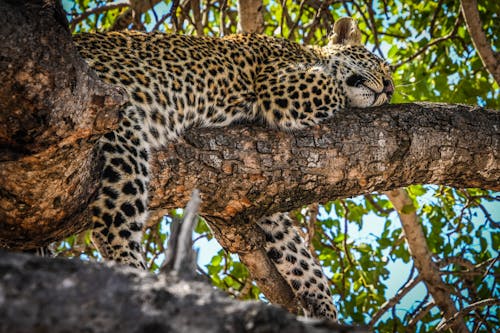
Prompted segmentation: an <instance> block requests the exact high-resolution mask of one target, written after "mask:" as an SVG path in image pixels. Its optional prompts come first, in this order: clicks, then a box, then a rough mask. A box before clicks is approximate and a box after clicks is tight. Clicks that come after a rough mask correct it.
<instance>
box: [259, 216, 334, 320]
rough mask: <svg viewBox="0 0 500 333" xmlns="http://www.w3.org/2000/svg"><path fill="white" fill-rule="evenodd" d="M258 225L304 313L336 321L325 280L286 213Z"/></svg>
mask: <svg viewBox="0 0 500 333" xmlns="http://www.w3.org/2000/svg"><path fill="white" fill-rule="evenodd" d="M258 224H259V226H260V227H261V228H262V229H263V230H264V233H265V235H266V252H267V255H268V257H269V258H270V259H271V261H272V262H273V263H274V265H275V266H276V268H277V269H278V271H279V273H280V274H281V275H282V276H283V278H284V279H285V280H286V281H287V283H288V284H289V285H290V287H291V288H292V290H293V292H294V293H295V295H296V296H297V298H298V299H299V300H300V302H301V304H302V307H303V308H304V312H305V314H306V316H308V317H314V318H327V319H330V320H333V321H336V320H337V309H336V307H335V305H333V303H332V300H331V294H330V289H329V282H328V279H327V278H326V276H325V274H324V273H323V272H322V269H321V266H320V265H319V263H318V262H317V261H316V259H315V258H314V257H313V256H312V255H311V253H310V252H309V250H308V248H307V246H306V244H305V242H304V240H303V239H302V237H301V236H300V235H299V233H298V232H297V230H296V229H295V227H294V226H293V224H292V221H291V219H290V217H289V216H288V214H285V213H276V214H273V215H271V216H268V217H265V218H263V219H261V220H260V221H259V222H258Z"/></svg>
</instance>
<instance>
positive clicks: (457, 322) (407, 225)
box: [385, 188, 469, 332]
mask: <svg viewBox="0 0 500 333" xmlns="http://www.w3.org/2000/svg"><path fill="white" fill-rule="evenodd" d="M385 194H386V195H387V197H388V198H389V200H390V201H391V203H392V205H393V206H394V208H395V209H396V210H397V211H398V215H399V218H400V220H401V225H402V226H403V230H404V233H405V238H406V242H407V244H408V248H409V251H410V254H411V256H412V257H413V262H414V264H415V267H416V268H417V270H418V272H419V276H420V277H421V278H422V280H423V281H424V283H425V285H426V287H427V289H428V290H429V293H430V294H431V295H432V298H433V299H434V303H435V304H436V305H437V306H438V307H439V309H440V310H441V312H442V313H443V317H444V318H443V321H449V320H451V319H452V318H454V322H453V324H451V325H450V326H451V327H452V328H453V332H469V329H468V328H467V326H465V323H464V321H463V318H462V317H460V316H457V314H458V313H459V312H458V310H457V308H456V307H455V303H454V302H453V300H452V299H451V294H450V291H449V288H448V286H447V285H446V284H445V283H444V282H443V280H441V275H440V274H439V267H438V265H437V264H436V263H435V262H434V261H433V260H432V252H431V251H430V250H429V247H428V246H427V240H426V238H425V235H424V230H423V229H422V226H421V225H420V223H419V218H418V215H417V213H416V208H415V206H414V205H413V202H412V200H411V198H410V197H409V195H408V193H407V192H406V190H405V189H403V188H400V189H396V190H393V191H389V192H386V193H385Z"/></svg>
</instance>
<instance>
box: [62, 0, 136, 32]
mask: <svg viewBox="0 0 500 333" xmlns="http://www.w3.org/2000/svg"><path fill="white" fill-rule="evenodd" d="M129 6H130V4H129V3H128V2H125V3H112V4H109V5H105V6H101V7H96V8H93V9H90V10H87V11H85V12H83V13H82V14H80V15H79V16H77V17H75V18H74V19H72V20H71V22H70V29H71V30H73V29H74V28H75V26H76V25H77V24H78V23H80V22H82V21H83V20H85V19H86V18H87V17H89V16H91V15H94V14H96V15H97V14H101V13H103V12H106V11H108V10H113V9H118V8H124V7H129Z"/></svg>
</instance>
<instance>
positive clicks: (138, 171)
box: [91, 105, 149, 269]
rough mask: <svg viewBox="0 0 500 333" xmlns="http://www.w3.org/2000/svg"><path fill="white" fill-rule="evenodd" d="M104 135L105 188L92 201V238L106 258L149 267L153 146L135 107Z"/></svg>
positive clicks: (139, 266) (128, 110)
mask: <svg viewBox="0 0 500 333" xmlns="http://www.w3.org/2000/svg"><path fill="white" fill-rule="evenodd" d="M122 116H123V118H122V120H121V122H120V126H119V128H118V129H117V130H115V131H113V132H110V133H107V134H105V135H104V136H103V137H102V138H101V142H100V148H101V156H102V158H103V168H104V169H103V174H102V181H101V187H100V189H99V193H98V196H97V198H96V200H95V201H94V202H93V203H92V205H91V209H92V221H93V231H92V241H93V243H94V245H95V246H96V247H97V248H98V250H99V251H100V253H101V255H102V256H103V257H104V258H106V259H111V260H114V261H117V262H122V263H125V264H128V265H130V266H133V267H137V268H143V269H145V268H146V265H145V262H144V258H143V251H142V249H141V245H140V244H141V239H142V235H143V228H144V225H145V223H146V219H147V204H148V202H147V201H148V192H147V186H148V179H149V178H148V173H149V167H148V158H149V148H148V144H147V141H146V140H147V139H146V136H145V135H143V133H142V129H141V127H142V126H141V124H140V122H139V119H138V117H139V116H138V114H137V112H136V109H135V107H134V106H130V105H129V106H127V107H126V108H125V109H124V112H123V115H122Z"/></svg>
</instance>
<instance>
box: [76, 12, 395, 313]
mask: <svg viewBox="0 0 500 333" xmlns="http://www.w3.org/2000/svg"><path fill="white" fill-rule="evenodd" d="M74 41H75V44H76V46H77V48H78V50H79V52H80V54H81V55H82V57H83V58H84V59H85V60H86V61H87V62H88V64H89V65H90V66H91V67H92V68H93V69H94V70H95V71H96V72H97V74H98V75H99V77H100V78H102V79H103V80H105V81H107V82H108V83H111V84H115V85H118V86H121V87H123V88H124V89H125V90H126V92H127V93H128V96H129V102H128V103H127V104H125V105H124V106H123V107H122V109H121V110H120V113H121V120H120V124H119V127H118V129H116V130H115V131H113V132H109V133H107V134H105V135H104V136H103V137H102V138H101V139H100V143H99V145H100V149H101V156H102V158H103V159H104V164H103V165H104V169H103V172H102V180H101V186H100V189H99V193H98V196H97V198H96V200H95V201H94V202H93V203H92V205H91V210H92V216H93V217H92V219H93V232H92V238H93V242H94V244H95V245H96V247H97V248H98V250H99V251H100V253H101V254H102V256H103V257H104V258H106V259H111V260H114V261H117V262H122V263H125V264H128V265H131V266H133V267H138V268H143V269H145V268H146V266H145V264H144V258H143V254H142V253H143V251H142V249H141V246H140V244H141V238H142V234H143V229H144V225H145V223H146V219H147V216H148V214H147V207H148V180H149V173H150V171H149V166H148V159H149V157H150V150H152V149H154V148H158V147H160V146H164V145H166V144H167V143H168V142H170V141H172V140H175V139H176V138H178V137H179V136H181V135H182V133H183V131H184V130H185V129H187V128H190V127H192V126H200V127H223V126H227V125H229V124H231V123H234V122H236V121H240V120H247V121H248V120H249V121H252V120H257V119H258V120H264V121H265V123H267V124H268V125H270V126H272V127H275V128H278V129H283V130H294V129H303V128H307V127H308V126H313V125H315V124H317V123H319V122H320V121H322V120H324V119H326V118H328V117H330V116H331V115H332V114H333V113H334V112H335V111H337V110H340V109H344V108H348V107H363V108H364V107H372V106H379V105H382V104H385V103H388V102H389V100H390V98H391V95H392V93H393V91H394V86H393V83H392V80H391V74H390V70H389V66H388V65H387V63H386V62H384V61H383V60H382V59H380V58H379V57H377V56H375V55H374V54H372V53H371V52H369V51H368V50H367V49H366V48H365V47H364V46H362V45H361V33H360V31H359V29H358V27H357V24H356V22H355V21H354V20H353V19H351V18H342V19H339V20H337V22H336V23H335V25H334V27H333V33H332V35H331V36H330V38H329V40H328V43H327V45H326V46H324V47H306V46H302V45H300V44H297V43H294V42H291V41H288V40H284V39H279V38H273V37H268V36H263V35H257V34H240V35H231V36H227V37H224V38H210V37H200V36H185V35H170V34H164V33H159V32H158V33H141V32H131V31H122V32H109V33H92V34H87V33H85V34H79V35H76V36H75V37H74ZM257 224H258V225H259V226H260V227H261V228H262V230H263V231H264V233H265V236H266V246H265V247H266V251H267V254H268V256H269V259H270V260H271V262H272V263H273V264H274V265H275V266H276V268H277V270H278V271H279V273H280V274H281V275H282V276H283V277H284V279H285V280H286V281H287V283H288V284H289V285H290V287H291V289H292V290H293V291H294V293H295V295H296V297H297V299H298V300H299V301H300V304H301V305H302V307H303V308H304V312H305V314H306V316H309V317H315V318H326V319H330V320H333V321H336V320H337V310H336V307H335V306H334V305H333V303H332V301H331V295H330V290H329V283H328V280H327V278H326V277H325V275H324V273H323V272H322V269H321V267H320V266H319V264H318V263H317V262H316V260H315V259H314V256H313V255H312V254H311V253H310V252H309V250H308V248H307V246H306V245H305V242H304V240H303V239H302V238H301V237H300V236H299V234H298V232H297V231H296V229H295V227H294V226H293V224H292V222H291V219H290V217H289V216H288V215H287V214H284V213H276V214H273V215H271V216H268V217H265V218H263V219H262V220H260V221H257Z"/></svg>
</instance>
